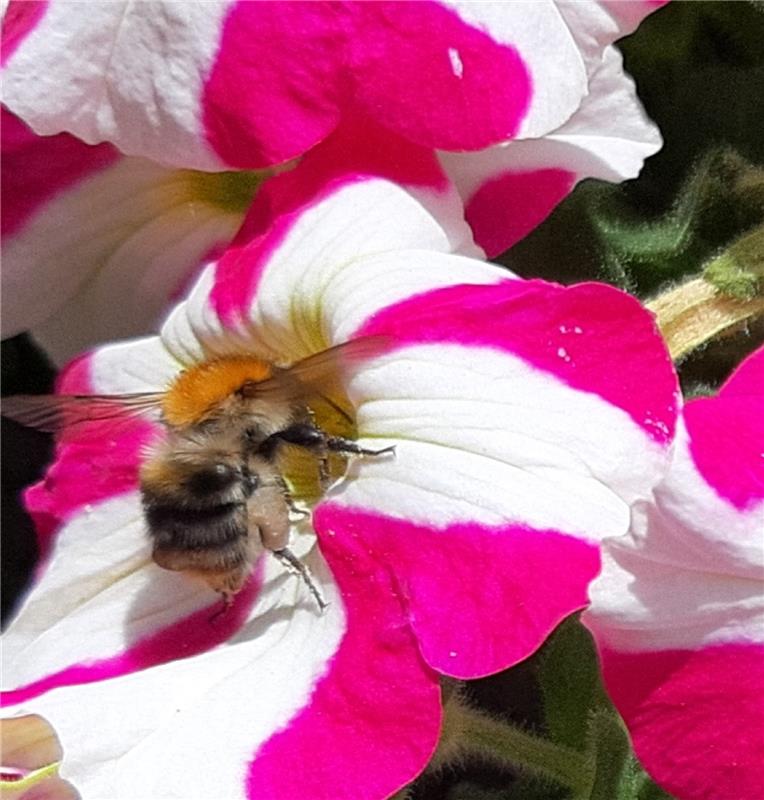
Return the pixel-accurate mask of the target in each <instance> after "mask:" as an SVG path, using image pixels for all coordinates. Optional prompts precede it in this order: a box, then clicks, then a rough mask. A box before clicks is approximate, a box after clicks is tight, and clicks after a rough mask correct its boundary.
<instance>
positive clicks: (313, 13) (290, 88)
mask: <svg viewBox="0 0 764 800" xmlns="http://www.w3.org/2000/svg"><path fill="white" fill-rule="evenodd" d="M344 27H345V14H344V13H343V10H342V7H341V6H340V5H339V4H333V3H312V2H292V3H252V2H238V3H236V4H235V5H233V7H232V8H231V10H230V11H229V13H228V16H227V18H226V20H225V23H224V26H223V33H222V36H221V41H220V45H219V49H218V56H217V59H216V61H215V63H214V65H213V68H212V71H211V73H210V75H209V77H208V79H207V82H206V85H205V87H204V95H203V98H202V105H203V113H204V122H205V127H206V132H207V140H208V141H209V143H210V144H211V145H212V147H213V148H214V149H215V151H216V152H217V153H218V155H220V156H221V157H222V158H223V159H224V160H225V161H226V162H227V163H228V164H230V165H232V166H235V167H241V168H257V167H264V166H268V165H270V164H278V163H280V162H282V161H287V160H288V159H290V158H294V157H295V156H298V155H300V154H301V153H303V152H304V151H306V150H309V149H310V148H311V147H313V145H315V144H317V143H318V142H320V141H321V140H322V139H323V138H324V137H325V136H327V135H328V134H329V133H330V132H331V131H332V129H333V128H334V127H335V126H336V125H337V123H338V121H339V118H340V111H339V104H340V102H341V101H342V99H343V94H344V92H345V91H346V90H345V89H344V87H343V86H342V81H341V75H340V67H341V65H342V59H343V55H344V38H345V34H344Z"/></svg>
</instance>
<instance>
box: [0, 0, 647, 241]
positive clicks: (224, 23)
mask: <svg viewBox="0 0 764 800" xmlns="http://www.w3.org/2000/svg"><path fill="white" fill-rule="evenodd" d="M662 4H663V3H662V2H661V1H660V0H658V2H655V0H634V1H633V2H608V1H607V0H602V1H601V2H551V0H533V2H525V3H523V2H512V3H471V2H458V1H457V0H442V1H440V2H417V3H395V2H392V3H388V2H374V3H367V2H281V3H279V2H274V3H252V2H247V1H246V0H215V1H214V2H204V3H182V4H179V3H172V2H156V3H151V4H147V3H133V2H101V3H92V2H88V3H76V2H74V3H73V2H70V1H69V0H47V2H28V1H27V0H25V1H24V2H11V3H9V5H8V8H7V12H6V16H5V20H4V25H3V37H4V38H3V58H4V68H3V90H4V101H5V103H7V105H8V106H9V108H10V109H11V110H12V111H13V112H14V113H15V114H17V115H18V116H19V117H20V118H21V119H23V120H24V121H25V122H26V123H27V124H29V125H30V126H31V128H32V129H33V130H34V131H36V132H37V133H39V134H44V135H50V134H59V133H61V132H63V131H65V132H69V133H71V134H74V135H75V136H77V137H79V138H80V139H82V140H83V141H85V142H89V143H91V144H96V143H99V142H103V141H107V142H111V143H112V144H114V145H115V146H116V147H117V148H118V149H119V150H120V151H121V152H123V153H125V154H127V155H130V156H139V157H143V158H147V159H149V160H151V161H152V162H155V163H157V164H162V165H165V166H172V167H182V168H190V169H194V170H208V171H220V170H230V169H232V168H235V169H260V168H263V167H269V166H272V165H275V164H282V163H285V162H288V161H290V160H292V159H294V158H297V157H299V156H301V155H302V154H304V153H305V152H307V151H309V150H310V149H311V148H314V147H316V146H317V145H319V144H320V143H321V142H323V141H325V140H326V139H327V138H328V137H329V136H330V135H331V134H332V132H334V131H335V130H337V129H338V128H341V127H343V126H344V125H347V124H351V125H353V126H356V125H359V124H360V125H361V127H363V124H366V123H368V124H370V125H372V126H373V127H379V128H383V129H385V130H387V131H389V132H390V134H392V135H393V136H395V137H401V138H403V139H406V140H408V141H410V142H412V143H413V144H416V145H418V146H420V147H423V148H427V149H430V150H434V151H437V152H439V153H440V154H441V155H442V158H443V163H444V165H445V166H446V168H447V170H448V171H449V173H450V174H451V177H452V179H453V180H454V181H455V183H456V185H457V187H458V188H459V191H460V192H461V194H462V198H463V201H464V203H465V205H466V207H467V218H468V220H469V222H470V224H471V225H473V227H474V230H475V232H476V236H477V240H478V243H479V244H480V245H481V246H482V247H483V248H484V249H485V250H486V251H487V252H488V253H489V255H494V254H497V253H499V252H501V251H503V250H505V249H506V248H507V247H509V246H510V245H511V244H513V243H514V242H515V241H517V240H518V239H519V238H521V237H522V236H524V235H525V234H526V233H527V232H528V231H530V230H531V229H532V228H533V227H535V225H537V224H538V223H539V222H541V221H542V220H543V219H544V218H545V217H546V216H547V215H548V214H549V213H550V211H551V210H552V209H553V208H554V206H555V205H556V204H557V203H558V202H559V201H560V200H561V199H562V198H563V197H564V196H565V195H566V194H567V193H568V192H569V191H570V190H571V188H572V187H573V185H574V184H575V183H576V182H577V181H578V180H580V179H582V178H585V177H599V178H603V179H605V180H609V181H621V180H624V179H625V178H631V177H635V176H636V174H637V173H638V172H639V169H640V167H641V165H642V162H643V161H644V159H645V158H646V157H647V156H649V155H651V154H652V153H654V152H655V151H656V150H657V149H658V148H659V147H660V136H659V135H658V132H657V130H656V129H655V127H654V126H653V125H652V124H651V123H650V122H649V120H648V119H647V118H646V117H645V115H644V112H643V110H642V108H641V105H640V103H639V101H638V100H637V98H636V96H635V93H634V88H633V84H632V82H631V80H630V79H629V78H628V77H627V76H626V75H624V73H623V70H622V66H621V59H620V56H619V55H618V53H617V52H616V50H615V49H614V48H613V47H612V42H613V41H615V40H616V39H618V38H620V37H621V36H624V35H626V34H628V33H630V32H632V31H633V30H634V29H635V28H636V27H637V25H638V24H639V22H640V21H641V20H642V19H643V18H644V17H645V16H647V15H648V14H649V13H650V12H651V11H653V10H655V9H656V8H658V7H660V6H661V5H662Z"/></svg>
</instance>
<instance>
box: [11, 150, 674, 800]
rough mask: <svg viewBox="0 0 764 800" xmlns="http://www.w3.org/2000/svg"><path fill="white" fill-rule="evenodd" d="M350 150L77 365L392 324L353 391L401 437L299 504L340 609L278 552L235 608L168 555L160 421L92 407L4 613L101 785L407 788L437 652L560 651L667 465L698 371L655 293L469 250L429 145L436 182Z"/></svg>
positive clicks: (160, 371) (118, 788) (280, 180)
mask: <svg viewBox="0 0 764 800" xmlns="http://www.w3.org/2000/svg"><path fill="white" fill-rule="evenodd" d="M402 156H405V150H404V151H402ZM432 165H434V161H433V162H432ZM433 168H434V166H433ZM324 169H325V165H323V162H319V161H315V162H312V161H310V160H308V159H306V160H304V161H303V162H302V163H301V165H300V167H299V168H298V169H297V170H294V171H293V172H289V173H285V174H283V175H280V176H278V177H276V178H274V179H272V180H270V181H268V182H267V183H266V184H265V186H264V188H263V189H262V190H261V192H260V193H259V194H258V198H257V200H256V202H255V205H254V206H253V208H252V211H251V213H250V215H249V217H248V219H247V220H246V221H245V223H244V226H243V228H242V231H243V232H244V233H246V235H247V236H248V237H249V238H247V239H246V240H245V239H244V238H240V239H239V244H238V245H237V246H235V247H232V248H229V249H228V250H227V251H226V253H225V254H224V255H223V256H222V257H221V258H220V259H219V260H218V261H217V262H216V263H215V264H214V265H210V266H209V267H208V268H206V269H205V270H204V272H203V273H202V275H201V277H200V278H199V280H198V282H197V283H196V285H195V286H194V287H193V289H191V290H190V293H189V294H188V297H187V298H186V299H185V300H184V301H183V302H181V303H180V304H179V305H178V306H177V307H176V308H175V310H174V311H173V312H172V313H171V315H170V316H169V318H168V319H167V321H166V322H165V324H164V326H163V327H162V329H161V332H160V334H159V335H158V336H155V337H149V338H143V339H138V340H134V341H130V342H124V343H120V344H116V345H112V346H105V347H102V348H99V349H97V350H95V351H94V352H92V353H90V354H88V355H86V356H83V357H82V358H81V359H79V360H78V361H76V362H74V364H73V365H72V366H70V367H69V369H68V370H67V371H66V372H65V374H64V375H63V377H62V379H61V384H60V391H62V392H77V393H93V392H96V393H115V392H117V393H121V392H135V391H146V390H157V389H159V390H161V389H162V388H164V387H165V386H167V384H168V382H169V381H170V380H172V379H173V377H174V376H176V375H177V374H178V373H179V371H180V370H182V369H184V368H185V367H187V366H189V365H192V364H194V363H198V362H199V361H200V360H203V359H209V358H210V357H214V356H216V355H221V354H231V353H240V352H247V353H254V354H257V355H259V356H261V357H264V358H266V359H269V360H273V361H275V362H277V363H290V362H292V361H294V360H297V359H300V358H301V357H304V356H307V355H308V354H310V353H313V352H318V351H321V350H323V349H325V348H326V347H329V346H331V345H334V344H338V343H341V342H344V341H347V340H350V339H352V338H354V337H358V336H364V335H381V336H382V339H378V341H384V342H386V345H385V350H384V352H379V353H377V354H375V355H374V356H369V357H367V358H366V359H365V360H364V361H362V362H361V363H359V364H357V365H355V367H354V369H353V370H352V371H351V374H350V375H349V377H348V379H347V380H346V384H345V386H344V390H345V392H346V394H347V398H348V400H349V402H350V404H351V406H352V409H353V416H354V424H355V429H356V435H357V437H358V441H359V442H360V443H361V444H362V445H366V446H368V447H370V448H373V449H378V448H381V447H384V446H387V445H394V446H395V455H394V457H392V458H390V457H386V458H369V459H363V460H359V461H356V462H353V463H351V464H350V466H349V468H348V470H347V473H346V474H345V475H344V477H343V478H342V479H341V480H340V481H339V482H338V483H337V484H336V485H335V486H334V487H333V488H332V489H331V490H330V491H329V492H328V493H327V494H326V496H325V497H323V498H322V499H319V502H317V503H313V507H312V518H311V519H309V520H305V521H303V522H302V523H299V524H298V525H296V526H295V529H294V531H293V542H292V545H291V546H292V548H293V549H294V550H295V552H296V553H297V554H298V555H299V556H300V557H301V558H303V559H304V561H305V563H306V564H307V565H308V566H309V568H310V569H311V571H312V573H313V575H314V578H315V580H316V581H317V583H318V584H319V586H320V588H321V591H322V593H323V595H324V597H325V599H326V600H327V601H328V602H329V606H328V608H327V609H326V611H325V612H324V613H323V614H321V613H319V610H318V608H317V606H316V603H315V602H314V600H313V598H312V597H311V596H310V594H309V593H308V591H307V589H306V587H305V586H304V584H303V583H302V582H301V581H300V580H298V578H297V577H296V576H293V575H290V574H288V573H286V572H285V571H284V569H283V568H282V566H281V565H280V564H279V563H278V562H277V561H276V559H274V558H272V557H270V556H269V555H264V556H263V557H262V558H261V560H260V562H259V565H258V567H257V568H256V570H255V572H254V574H253V576H252V579H251V580H250V582H249V583H248V584H247V585H246V586H245V587H244V589H243V590H242V591H241V593H240V594H238V595H237V596H236V599H235V602H234V604H233V606H232V607H231V608H230V609H229V610H228V612H227V613H226V614H223V615H222V616H218V617H216V618H215V619H214V620H212V621H210V617H211V616H212V614H213V612H214V611H215V610H216V609H217V608H218V604H219V601H218V600H217V599H216V597H215V595H214V593H213V592H211V590H210V589H209V588H208V587H207V586H206V585H205V584H204V583H201V582H199V581H198V580H197V579H194V578H192V577H189V576H188V575H186V574H183V573H177V572H169V571H165V570H162V569H160V568H159V567H158V566H157V565H155V564H154V563H153V562H152V561H151V557H150V547H149V544H148V541H147V537H146V534H145V524H144V521H143V518H142V513H141V506H140V498H139V495H138V492H137V470H138V467H139V465H140V463H141V461H142V459H143V457H144V448H145V445H146V443H147V442H149V441H151V439H152V437H154V436H155V435H156V433H157V428H156V425H155V424H153V423H151V422H149V421H135V422H134V423H132V424H122V425H119V426H116V427H109V425H108V424H105V423H98V422H93V423H89V424H85V425H81V426H77V427H75V428H72V429H71V430H69V431H68V432H66V433H65V435H64V437H63V438H62V440H61V441H60V442H59V445H58V450H57V456H56V461H55V463H54V464H53V466H52V467H51V468H50V469H49V471H48V474H47V476H46V478H45V480H44V481H43V482H42V483H41V484H39V485H38V486H36V487H34V488H33V489H31V490H30V491H29V492H28V494H27V503H28V506H29V508H30V509H31V511H32V513H33V514H34V515H35V517H36V519H37V522H38V525H39V527H40V530H41V534H42V536H43V545H44V546H45V547H47V548H48V549H49V557H48V559H47V562H46V565H45V567H44V569H43V570H42V572H41V574H40V576H39V580H38V582H37V585H36V586H35V588H34V589H33V590H32V592H31V594H30V595H29V596H28V598H27V599H26V601H25V603H24V604H23V606H22V608H21V610H20V612H19V614H18V616H17V618H16V619H15V620H14V621H13V622H12V624H11V625H10V627H9V629H8V632H7V634H6V637H5V641H4V658H5V664H4V669H3V679H4V681H5V689H6V690H7V691H6V692H5V693H4V695H3V701H4V704H5V705H6V706H7V707H8V711H9V713H30V712H32V713H38V714H42V715H44V716H45V717H46V718H47V719H49V720H50V721H51V722H52V724H53V725H54V726H55V728H56V730H57V731H58V733H59V735H60V737H61V741H62V744H63V748H64V752H65V761H64V765H63V768H62V774H63V775H64V777H66V778H67V779H69V780H71V781H72V782H73V783H74V784H75V785H76V786H77V787H78V789H79V790H80V791H81V792H82V794H83V796H86V797H89V798H107V797H108V798H110V800H115V799H116V798H126V800H127V799H128V798H129V800H134V798H136V797H151V798H156V799H157V800H159V799H160V798H170V797H176V798H189V797H227V798H237V797H251V798H255V797H256V798H258V800H264V799H265V798H279V800H288V799H289V798H297V797H312V798H331V799H332V800H343V798H347V799H348V800H350V799H351V798H352V800H363V799H364V798H383V797H386V796H389V795H390V794H391V793H392V792H394V791H395V790H397V789H398V788H399V787H401V786H402V785H404V784H405V783H406V782H408V781H410V780H411V779H412V778H413V777H414V776H416V775H417V774H418V773H419V772H420V771H421V770H422V769H423V767H424V766H425V765H426V763H427V762H428V760H429V758H430V756H431V755H432V753H433V750H434V748H435V745H436V742H437V738H438V733H439V728H440V721H441V707H440V688H439V677H440V676H441V675H451V676H457V677H464V678H471V677H476V676H479V675H486V674H488V673H491V672H494V671H497V670H501V669H503V668H505V667H507V666H509V665H511V664H513V663H515V662H517V661H519V660H521V659H523V658H525V657H526V656H527V655H529V654H530V653H531V652H533V651H534V650H535V649H536V648H537V647H538V646H539V644H540V643H541V642H542V641H543V640H544V639H545V637H546V636H547V634H548V633H549V631H551V629H552V628H553V627H554V626H555V625H556V624H557V623H558V622H559V620H561V619H562V618H563V617H564V616H566V615H567V614H568V613H570V612H571V611H572V610H573V609H576V608H580V607H581V606H582V605H583V604H584V603H585V602H586V587H587V584H588V583H589V581H590V580H591V579H592V578H593V577H594V575H595V574H596V573H597V570H598V568H599V555H598V544H597V543H598V541H599V540H600V539H602V538H604V537H606V536H612V535H620V534H623V533H625V531H626V529H627V526H628V519H629V514H628V508H629V504H630V503H632V502H633V501H635V500H636V499H637V498H639V497H643V496H646V494H647V492H649V489H650V488H651V486H652V485H654V484H655V483H656V482H657V480H658V479H659V477H660V475H661V472H662V470H663V465H664V462H665V460H666V457H667V451H668V448H669V445H670V443H671V441H672V437H673V429H674V421H675V416H676V392H677V388H676V380H675V376H674V373H673V369H672V367H671V364H670V361H669V359H668V356H667V353H666V351H665V348H664V346H663V344H662V341H661V339H660V337H659V335H658V333H657V331H656V329H655V326H654V324H653V321H652V319H651V318H650V316H649V315H648V314H647V313H646V312H645V311H644V310H643V309H642V308H641V307H640V306H639V304H638V303H637V302H636V301H635V300H634V299H633V298H631V297H629V296H628V295H626V294H624V293H621V292H619V291H617V290H615V289H613V288H611V287H607V286H604V285H598V284H584V285H581V286H577V287H572V288H567V289H566V288H563V287H560V286H557V285H553V284H548V283H544V282H542V281H527V282H526V281H521V280H518V279H515V278H513V277H512V276H511V275H509V274H508V273H507V272H506V271H504V270H502V269H499V268H498V267H495V266H493V265H490V264H486V263H484V262H482V261H478V260H476V259H473V258H469V257H466V256H464V255H460V254H459V253H458V252H457V251H459V250H460V249H462V250H463V249H469V243H468V242H465V241H464V240H463V238H462V236H461V234H460V231H462V229H463V226H464V223H463V220H461V222H460V223H459V224H457V222H458V220H455V221H453V224H449V223H448V217H447V216H446V215H445V214H442V213H440V214H436V213H434V212H432V211H431V210H428V209H431V208H433V207H434V206H433V205H432V204H433V203H435V202H436V200H437V198H438V197H439V196H440V197H441V200H442V199H443V198H446V199H447V198H448V197H449V196H450V195H449V192H448V187H447V185H445V186H444V185H442V184H439V183H437V175H438V174H439V173H438V172H437V170H435V172H433V173H432V175H430V180H431V183H429V184H428V183H427V180H426V171H423V165H422V162H421V161H420V160H419V159H418V158H417V159H415V160H414V161H413V162H411V163H408V162H406V160H405V158H404V160H403V163H402V164H400V165H399V170H400V172H399V175H400V176H401V177H403V176H404V175H408V177H409V178H412V177H413V176H414V175H417V176H418V179H419V187H420V191H421V193H422V197H423V202H419V201H418V200H417V199H416V198H415V197H414V196H413V194H412V193H411V192H409V191H407V190H406V189H404V188H402V187H401V185H400V184H399V183H393V182H391V181H389V180H385V179H383V178H380V177H377V176H369V175H363V174H361V173H355V174H353V173H345V174H341V175H337V176H335V177H327V173H326V172H325V171H324V172H322V170H324ZM426 202H429V203H430V204H431V205H430V206H427V205H426V204H425V203H426ZM441 210H442V209H441ZM460 225H461V226H462V227H460Z"/></svg>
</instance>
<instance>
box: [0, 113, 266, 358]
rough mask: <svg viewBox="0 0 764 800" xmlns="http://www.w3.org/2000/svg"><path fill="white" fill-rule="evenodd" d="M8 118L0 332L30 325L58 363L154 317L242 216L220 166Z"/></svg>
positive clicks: (141, 329) (142, 328)
mask: <svg viewBox="0 0 764 800" xmlns="http://www.w3.org/2000/svg"><path fill="white" fill-rule="evenodd" d="M8 117H10V115H8ZM8 117H6V119H7V118H8ZM11 122H12V124H11V125H10V126H5V125H4V126H3V134H4V136H5V135H6V132H8V136H9V137H10V138H11V141H10V142H8V141H6V142H4V161H3V180H4V184H3V189H4V199H5V198H7V205H8V206H9V211H10V214H9V217H10V227H9V228H8V229H7V230H6V231H4V237H3V295H4V298H5V308H4V311H5V313H4V314H3V335H4V336H6V335H11V334H13V333H16V332H18V331H20V330H29V329H31V330H32V331H33V332H34V334H35V336H36V338H37V339H38V340H39V341H40V343H41V344H42V345H43V346H44V347H45V348H46V349H47V350H48V352H49V353H50V355H51V356H52V357H53V358H54V359H55V360H56V361H58V362H59V363H61V362H63V361H65V360H66V359H67V358H70V357H72V356H73V355H74V354H76V353H78V352H81V351H82V350H83V349H84V348H86V347H89V346H92V345H94V344H95V343H96V342H99V341H103V340H104V339H109V338H121V337H127V336H133V335H136V334H140V333H145V332H146V331H148V330H150V329H151V328H153V327H154V325H155V324H156V322H157V321H158V320H159V318H160V317H161V316H162V315H163V312H164V311H165V309H166V307H167V305H168V304H169V301H170V300H171V298H172V297H173V296H174V295H175V294H176V293H177V292H178V291H179V290H180V289H181V288H182V286H183V285H184V283H185V282H186V281H187V280H188V278H189V276H190V274H192V273H194V272H195V271H196V270H198V269H199V268H200V266H201V264H202V263H203V262H204V261H205V260H206V259H207V258H209V257H211V256H212V255H213V254H214V253H215V252H216V251H219V250H220V249H222V248H223V247H224V246H225V245H226V244H227V243H228V242H229V241H230V240H231V239H232V238H233V236H234V234H235V233H236V230H237V229H238V227H239V225H240V224H241V220H242V218H243V216H244V209H243V208H241V203H238V201H233V200H232V201H231V202H230V203H229V205H226V201H225V197H224V191H225V188H226V187H225V185H224V183H225V180H226V178H225V176H209V175H204V174H201V173H194V172H190V171H180V170H167V169H165V168H163V167H160V166H158V165H156V164H153V163H152V162H150V161H145V160H143V159H137V158H122V157H119V156H117V154H116V153H115V152H114V151H113V149H112V148H110V147H108V146H104V145H102V146H100V147H91V146H89V145H85V144H83V143H82V142H79V141H78V140H76V139H74V138H73V137H71V136H69V135H68V134H60V135H59V136H55V137H37V136H35V135H34V134H31V132H29V131H28V129H27V130H26V131H24V130H23V129H21V128H20V127H19V124H18V121H14V120H12V118H11ZM14 131H15V132H16V133H18V134H19V135H18V136H16V137H14V136H13V133H14ZM6 144H7V145H8V148H7V149H8V150H10V157H9V159H8V160H6V158H5V153H6V152H7V150H6V147H5V145H6ZM56 164H59V165H63V166H61V167H60V168H58V167H56V166H55V165H56ZM236 180H238V179H237V178H231V179H230V181H231V183H234V182H236ZM245 180H247V179H246V178H245ZM30 188H31V191H30V190H29V189H30ZM17 189H18V191H17ZM216 189H220V197H218V196H217V195H216V194H215V190H216ZM253 192H254V184H253V186H252V193H253ZM17 197H18V198H21V200H18V199H17Z"/></svg>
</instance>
